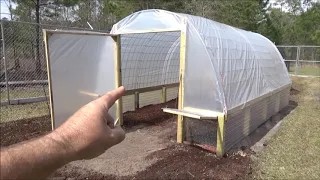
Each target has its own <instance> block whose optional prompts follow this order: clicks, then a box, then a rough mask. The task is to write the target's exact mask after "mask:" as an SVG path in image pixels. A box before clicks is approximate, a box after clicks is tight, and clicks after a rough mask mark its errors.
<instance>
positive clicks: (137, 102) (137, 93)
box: [134, 92, 139, 110]
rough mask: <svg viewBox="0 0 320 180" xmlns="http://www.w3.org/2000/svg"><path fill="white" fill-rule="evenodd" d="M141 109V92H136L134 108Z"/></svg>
mask: <svg viewBox="0 0 320 180" xmlns="http://www.w3.org/2000/svg"><path fill="white" fill-rule="evenodd" d="M137 109H139V92H135V93H134V110H137Z"/></svg>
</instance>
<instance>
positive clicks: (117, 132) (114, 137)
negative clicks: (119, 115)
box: [107, 126, 126, 148]
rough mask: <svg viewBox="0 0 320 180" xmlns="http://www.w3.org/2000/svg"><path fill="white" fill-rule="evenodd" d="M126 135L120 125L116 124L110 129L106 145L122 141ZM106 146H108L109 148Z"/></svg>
mask: <svg viewBox="0 0 320 180" xmlns="http://www.w3.org/2000/svg"><path fill="white" fill-rule="evenodd" d="M125 137H126V133H125V132H124V130H123V129H122V128H121V127H120V126H116V127H114V128H113V129H110V136H109V139H108V140H107V141H108V143H107V144H108V145H109V146H110V147H112V146H114V145H116V144H119V143H120V142H122V141H123V140H124V139H125ZM110 147H108V148H110Z"/></svg>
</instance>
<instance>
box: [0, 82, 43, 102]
mask: <svg viewBox="0 0 320 180" xmlns="http://www.w3.org/2000/svg"><path fill="white" fill-rule="evenodd" d="M9 92H10V99H19V98H29V97H42V96H45V95H48V88H47V87H45V88H43V87H41V86H37V87H35V88H31V87H26V88H24V87H19V88H14V89H12V88H10V89H9ZM0 99H1V102H4V101H7V91H6V90H5V88H2V89H1V93H0Z"/></svg>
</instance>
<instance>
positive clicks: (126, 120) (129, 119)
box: [123, 99, 178, 128]
mask: <svg viewBox="0 0 320 180" xmlns="http://www.w3.org/2000/svg"><path fill="white" fill-rule="evenodd" d="M177 103H178V102H177V99H173V100H171V101H168V102H166V103H162V104H155V105H148V106H144V107H142V108H140V109H138V110H136V111H128V112H126V113H124V114H123V124H124V126H125V127H127V128H129V127H132V126H136V125H139V124H147V125H153V124H157V123H160V122H163V121H164V120H166V119H169V118H170V117H172V116H173V115H171V114H168V113H165V112H163V111H162V108H165V107H167V108H177Z"/></svg>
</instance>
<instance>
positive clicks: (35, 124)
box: [0, 100, 252, 180]
mask: <svg viewBox="0 0 320 180" xmlns="http://www.w3.org/2000/svg"><path fill="white" fill-rule="evenodd" d="M176 105H177V102H176V100H172V101H170V102H168V103H165V104H159V105H150V106H146V107H144V108H141V109H139V110H137V111H135V112H126V113H125V114H124V129H125V130H126V132H127V135H126V139H125V140H124V141H123V142H122V143H120V144H119V145H117V146H114V147H113V148H111V149H109V150H108V151H107V152H106V153H104V154H102V155H101V156H99V157H97V158H94V159H92V160H87V161H75V162H72V163H69V164H68V165H66V166H64V167H62V168H60V169H59V170H57V171H56V172H55V173H53V174H52V175H51V177H50V178H48V179H61V180H62V179H69V180H71V179H124V180H125V179H246V178H247V177H248V176H249V175H250V174H251V173H252V170H251V159H250V152H249V151H245V152H244V153H243V152H242V153H234V154H229V155H227V156H226V157H221V158H219V157H216V155H215V154H214V153H211V152H208V151H205V150H202V149H199V148H197V147H192V146H189V145H185V144H177V143H176V142H175V141H176V116H173V115H169V114H167V113H163V112H162V110H161V108H163V107H176ZM0 128H1V146H8V145H11V144H14V143H17V142H20V141H23V140H27V139H31V138H34V137H38V136H40V135H43V134H45V133H48V132H49V131H50V130H51V123H50V120H49V117H40V118H35V119H26V120H20V121H14V122H9V123H2V124H0Z"/></svg>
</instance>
